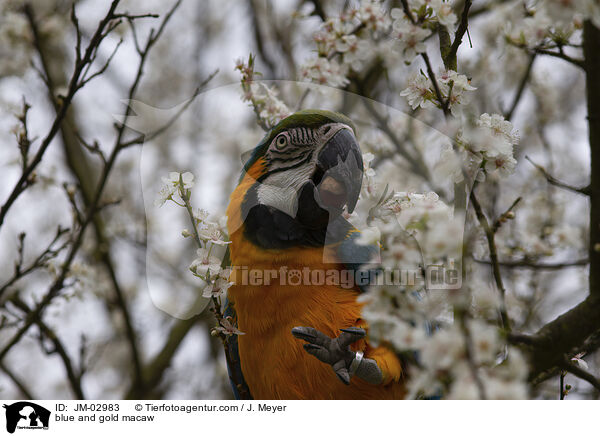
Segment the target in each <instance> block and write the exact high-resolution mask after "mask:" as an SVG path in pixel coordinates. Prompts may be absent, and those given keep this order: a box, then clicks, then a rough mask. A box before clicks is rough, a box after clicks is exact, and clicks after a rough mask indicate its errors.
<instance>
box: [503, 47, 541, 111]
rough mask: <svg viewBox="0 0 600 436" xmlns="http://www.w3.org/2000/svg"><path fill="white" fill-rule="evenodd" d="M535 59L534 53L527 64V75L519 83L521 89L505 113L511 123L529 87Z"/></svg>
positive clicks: (518, 89)
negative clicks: (524, 92) (526, 88)
mask: <svg viewBox="0 0 600 436" xmlns="http://www.w3.org/2000/svg"><path fill="white" fill-rule="evenodd" d="M535 58H536V54H535V53H533V54H531V55H530V56H529V62H528V63H527V68H526V69H525V74H523V77H522V78H521V81H520V82H519V87H518V88H517V92H516V94H515V97H514V99H513V102H512V104H511V105H510V109H509V110H508V111H507V112H505V114H504V118H505V119H506V120H508V121H510V120H511V119H512V116H513V115H514V113H515V109H516V108H517V106H518V104H519V102H520V101H521V97H522V96H523V91H524V90H525V87H526V86H527V82H528V81H529V76H531V71H532V69H533V62H534V61H535Z"/></svg>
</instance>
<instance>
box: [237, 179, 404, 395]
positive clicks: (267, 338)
mask: <svg viewBox="0 0 600 436" xmlns="http://www.w3.org/2000/svg"><path fill="white" fill-rule="evenodd" d="M247 177H249V176H248V174H246V176H245V178H247ZM250 179H252V178H251V177H250ZM251 183H252V180H245V179H244V180H242V183H240V185H239V186H238V188H237V189H236V191H234V193H233V194H232V196H231V197H232V198H231V203H230V206H229V209H228V211H227V213H228V217H229V223H228V226H229V228H230V237H231V241H232V243H231V260H232V266H233V267H234V270H233V272H232V277H231V280H232V281H234V282H235V283H236V284H235V285H234V286H232V287H231V288H230V289H229V299H230V301H231V302H232V303H233V304H234V309H235V311H236V314H237V322H238V328H239V329H240V330H241V331H242V332H244V333H245V334H244V335H240V336H239V338H238V340H239V354H240V361H241V366H242V371H243V373H244V378H245V380H246V383H247V384H248V387H249V388H250V392H251V394H252V396H253V397H254V398H255V399H400V398H403V397H404V395H405V387H404V383H403V377H402V376H403V374H402V367H401V365H400V361H399V360H398V358H397V356H396V355H395V354H394V353H393V352H392V351H391V350H389V349H388V348H385V347H372V346H370V345H369V343H368V342H367V341H364V340H361V341H358V342H356V343H355V344H353V345H352V347H351V348H352V349H353V350H362V351H363V352H364V354H365V357H368V358H371V359H374V360H375V361H376V362H377V364H378V365H379V367H380V369H381V370H382V372H383V374H384V381H383V383H382V384H381V385H371V384H369V383H367V382H364V381H362V380H360V379H358V378H357V377H353V379H352V380H351V383H350V385H348V386H347V385H345V384H343V383H342V382H341V381H340V380H339V379H338V378H337V376H336V375H335V373H334V371H333V369H332V368H331V367H330V366H329V365H326V364H324V363H322V362H321V361H319V360H318V359H316V358H315V357H313V356H311V355H309V354H308V353H307V352H306V351H305V350H304V348H303V347H302V345H303V343H302V341H300V340H298V339H296V338H294V337H293V336H292V334H291V330H292V328H293V327H296V326H308V327H314V328H316V329H318V330H320V331H321V332H323V333H325V334H326V335H329V336H330V337H336V336H338V335H339V333H340V331H339V329H340V328H346V327H351V326H356V327H363V328H368V326H367V325H366V324H365V323H364V321H362V320H361V306H362V305H361V303H359V302H357V301H356V297H357V296H358V293H357V291H356V290H353V289H343V288H342V287H341V286H337V285H335V284H327V283H325V284H322V285H311V284H310V283H308V284H307V283H302V280H296V278H297V275H296V274H295V273H293V272H291V271H298V272H299V273H300V274H306V271H313V270H317V269H320V270H324V271H325V272H327V271H328V270H332V268H339V265H338V264H323V252H322V249H321V248H294V249H286V250H264V249H261V248H259V247H257V246H255V245H254V244H252V243H251V242H249V241H248V240H246V239H245V238H244V236H243V224H242V223H240V221H239V220H240V218H241V217H240V209H241V207H240V206H241V201H242V199H243V195H244V193H245V192H246V190H247V188H248V187H249V186H248V185H249V184H251ZM244 185H245V187H244ZM306 268H308V270H306ZM252 271H257V272H256V273H254V272H252ZM282 280H283V282H282ZM298 282H299V283H298Z"/></svg>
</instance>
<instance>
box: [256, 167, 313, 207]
mask: <svg viewBox="0 0 600 436" xmlns="http://www.w3.org/2000/svg"><path fill="white" fill-rule="evenodd" d="M313 168H314V165H313V163H312V162H310V163H307V164H306V165H302V166H301V167H298V168H293V169H290V170H287V171H280V172H277V173H274V174H271V175H270V176H269V177H267V178H266V179H265V180H264V181H263V182H262V183H261V185H260V187H259V188H258V202H259V203H260V204H264V205H267V206H271V207H274V208H275V209H278V210H280V211H281V212H284V213H286V214H288V215H289V216H291V217H292V218H295V217H296V213H297V212H298V193H299V192H300V189H301V188H302V186H304V184H305V183H306V182H308V181H309V180H310V177H311V175H312V173H313Z"/></svg>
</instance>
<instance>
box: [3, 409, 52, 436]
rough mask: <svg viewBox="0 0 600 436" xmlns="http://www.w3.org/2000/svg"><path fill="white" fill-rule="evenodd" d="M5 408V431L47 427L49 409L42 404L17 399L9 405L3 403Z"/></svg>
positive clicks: (12, 431) (44, 428)
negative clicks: (17, 400)
mask: <svg viewBox="0 0 600 436" xmlns="http://www.w3.org/2000/svg"><path fill="white" fill-rule="evenodd" d="M4 408H5V409H6V431H8V432H9V433H14V432H15V430H16V429H17V428H18V429H30V430H33V429H43V430H47V429H48V423H49V421H50V411H49V410H48V409H45V408H44V407H42V406H38V405H37V404H35V403H30V402H29V401H19V402H17V403H13V404H10V405H7V404H4Z"/></svg>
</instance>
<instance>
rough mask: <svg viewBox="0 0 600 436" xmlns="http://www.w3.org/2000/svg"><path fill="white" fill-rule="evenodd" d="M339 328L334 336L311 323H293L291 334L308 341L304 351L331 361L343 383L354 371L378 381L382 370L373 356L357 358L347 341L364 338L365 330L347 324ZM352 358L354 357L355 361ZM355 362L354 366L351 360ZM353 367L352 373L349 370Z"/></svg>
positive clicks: (321, 359)
mask: <svg viewBox="0 0 600 436" xmlns="http://www.w3.org/2000/svg"><path fill="white" fill-rule="evenodd" d="M340 331H341V332H342V333H341V334H340V335H339V336H338V337H337V338H330V337H329V336H327V335H325V334H324V333H322V332H320V331H319V330H317V329H314V328H312V327H294V328H293V329H292V335H294V337H295V338H297V339H302V340H304V341H306V342H307V343H306V344H304V346H303V347H304V349H305V350H306V352H307V353H309V354H311V355H313V356H315V357H316V358H317V359H319V360H320V361H321V362H323V363H326V364H328V365H331V367H332V369H333V371H334V372H335V374H336V375H337V376H338V378H339V379H340V380H341V381H342V382H343V383H344V384H347V385H348V384H350V379H351V378H352V376H353V375H356V376H357V377H359V378H361V379H363V380H365V381H367V382H369V383H372V384H379V383H381V381H382V380H383V374H382V373H381V370H380V369H379V367H378V366H377V362H375V361H374V360H373V359H366V358H362V353H360V356H359V357H360V358H359V359H357V353H355V352H354V351H351V350H350V345H351V344H353V343H354V342H356V341H358V340H360V339H363V338H364V337H365V336H366V335H367V332H366V331H365V330H364V329H362V328H360V327H348V328H343V329H340ZM355 359H357V360H356V361H355ZM353 362H354V366H353V365H352V363H353ZM350 368H352V373H350Z"/></svg>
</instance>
